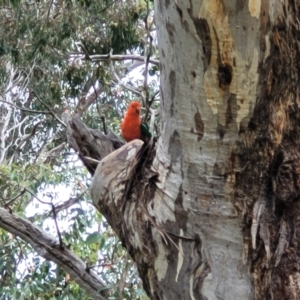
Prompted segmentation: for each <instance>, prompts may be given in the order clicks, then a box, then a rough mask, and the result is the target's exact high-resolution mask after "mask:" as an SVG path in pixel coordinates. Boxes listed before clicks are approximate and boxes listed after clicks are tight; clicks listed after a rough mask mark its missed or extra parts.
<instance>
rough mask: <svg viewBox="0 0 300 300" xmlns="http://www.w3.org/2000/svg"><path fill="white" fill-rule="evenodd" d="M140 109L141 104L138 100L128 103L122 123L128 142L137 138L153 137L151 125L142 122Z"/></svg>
mask: <svg viewBox="0 0 300 300" xmlns="http://www.w3.org/2000/svg"><path fill="white" fill-rule="evenodd" d="M140 111H141V104H140V103H139V102H138V101H133V102H131V103H130V104H129V105H128V108H127V111H126V113H125V116H124V119H123V121H122V124H121V132H122V135H123V137H124V139H125V140H126V142H130V141H132V140H135V139H141V140H143V141H148V140H149V139H150V138H151V133H150V132H149V127H148V126H147V124H145V123H142V120H141V117H140Z"/></svg>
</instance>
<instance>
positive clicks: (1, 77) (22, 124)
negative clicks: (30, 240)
mask: <svg viewBox="0 0 300 300" xmlns="http://www.w3.org/2000/svg"><path fill="white" fill-rule="evenodd" d="M146 15H147V5H146V2H144V1H140V0H129V1H110V0H100V1H91V0H66V1H48V0H47V1H46V0H39V1H30V0H22V1H20V0H5V1H2V2H1V4H0V23H1V26H0V193H1V195H2V197H1V201H0V205H1V206H3V207H4V206H5V207H7V205H8V207H9V209H11V210H12V211H13V213H15V214H18V215H20V216H22V217H24V218H27V219H28V220H29V221H31V222H32V223H33V224H34V225H37V226H39V227H41V228H43V230H44V231H45V232H46V233H48V234H49V235H52V236H53V237H54V238H56V239H57V238H58V233H57V231H56V228H55V226H54V221H53V214H52V210H51V207H52V206H51V205H50V204H54V205H55V206H56V207H57V211H56V214H57V222H58V225H59V230H60V233H61V235H62V239H63V241H64V243H65V244H67V245H70V248H71V249H72V251H74V253H75V254H77V255H78V256H79V257H80V258H81V259H82V260H83V261H84V262H85V263H86V264H87V266H88V267H89V268H92V269H93V270H95V272H96V273H97V274H98V276H99V277H101V278H102V279H103V280H105V281H106V282H107V283H108V285H110V286H111V293H110V298H109V299H147V297H146V295H145V293H144V291H143V289H142V283H141V280H140V279H139V277H138V275H137V271H136V268H135V266H134V264H133V262H132V261H131V259H130V257H129V256H128V255H127V254H126V252H125V250H124V249H123V247H122V245H121V244H120V242H119V240H118V238H117V237H116V235H115V234H114V232H113V231H112V230H111V228H110V227H109V226H108V224H107V222H106V220H105V219H104V218H103V217H102V215H101V214H99V213H98V212H97V211H96V210H95V208H94V206H93V205H92V203H91V199H90V197H89V194H88V192H85V191H86V190H87V189H88V187H89V184H90V181H91V178H90V176H89V174H88V173H87V170H86V169H85V168H84V167H83V166H82V164H81V163H80V161H79V159H78V157H77V156H76V155H75V154H74V151H72V150H70V149H69V147H68V146H67V140H66V128H65V126H64V124H63V122H64V116H65V114H67V112H69V113H80V114H81V116H82V120H83V121H84V123H85V124H86V125H87V126H88V127H91V128H95V129H100V130H104V123H103V121H102V120H103V118H102V117H104V118H105V126H106V127H109V128H111V129H112V130H113V131H114V132H115V133H117V134H119V127H120V121H121V117H122V114H123V112H124V110H125V108H126V106H127V102H128V101H130V100H132V99H134V98H136V95H135V94H133V93H132V92H130V91H128V90H126V89H122V88H121V86H122V85H121V84H120V82H118V80H117V79H116V78H115V77H114V76H112V71H111V68H110V62H108V61H96V60H93V59H90V57H92V55H101V54H108V53H110V51H111V49H112V50H113V54H124V53H130V52H134V53H136V54H141V55H143V53H144V51H145V48H146V45H145V27H144V18H145V16H146ZM149 16H150V17H149V18H151V16H152V13H151V12H150V13H149ZM149 22H150V20H149ZM83 49H84V50H83ZM152 51H153V53H155V51H156V50H155V47H154V46H153V47H152ZM89 56H90V57H89ZM113 66H114V72H115V73H116V74H118V76H119V78H120V80H122V79H124V78H125V76H126V75H128V74H127V73H128V68H129V67H131V66H132V63H131V62H130V63H126V64H125V63H124V62H115V63H113ZM151 72H152V73H153V74H152V73H151ZM157 73H158V69H157V68H154V67H151V68H150V69H149V74H150V75H153V77H154V75H157ZM142 82H143V80H142ZM126 84H128V85H130V86H132V87H134V88H136V89H137V87H138V86H140V85H141V80H139V81H134V80H132V79H130V80H127V82H126ZM157 90H158V87H157V80H156V79H155V80H153V81H151V82H150V80H149V92H150V97H152V96H153V95H154V94H155V93H156V91H157ZM154 106H155V102H154ZM74 199H75V200H74ZM71 200H72V201H71ZM73 200H74V201H73ZM41 201H42V202H41ZM59 207H61V208H59ZM124 274H125V275H126V276H125V275H124ZM124 276H125V278H126V280H125V284H124V285H123V283H122V282H121V278H124ZM122 286H123V288H122V289H121V290H120V287H122ZM2 299H5V300H6V299H26V300H27V299H49V300H50V299H64V300H66V299H91V298H90V296H89V295H88V294H87V293H86V291H85V290H83V289H82V288H81V287H80V286H79V285H78V284H77V283H76V282H75V281H74V280H73V279H72V278H70V276H69V274H67V273H66V272H65V271H64V270H63V269H62V268H60V267H58V266H57V265H56V264H54V263H52V262H48V261H46V260H44V259H42V258H41V257H39V256H38V255H37V253H36V252H35V251H34V250H33V249H32V247H31V246H30V245H28V244H26V243H25V242H23V241H22V240H21V239H19V238H18V237H16V236H13V235H12V234H10V233H8V232H5V231H4V230H2V229H1V228H0V300H2Z"/></svg>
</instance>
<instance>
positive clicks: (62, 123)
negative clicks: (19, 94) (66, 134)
mask: <svg viewBox="0 0 300 300" xmlns="http://www.w3.org/2000/svg"><path fill="white" fill-rule="evenodd" d="M32 93H33V94H34V95H35V96H36V98H37V99H38V100H39V101H40V102H41V103H42V104H43V105H44V106H45V107H46V108H47V109H48V110H49V114H50V115H52V116H53V118H54V119H56V120H57V121H58V123H60V124H61V125H63V126H64V127H67V125H66V124H65V123H64V122H63V121H62V120H61V119H60V118H59V117H58V116H57V115H56V114H55V113H54V112H53V111H52V110H51V108H50V107H49V106H48V105H47V104H46V103H44V102H43V101H42V100H41V99H40V97H39V96H38V95H37V94H36V92H35V91H32Z"/></svg>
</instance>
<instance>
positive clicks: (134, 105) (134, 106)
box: [127, 101, 141, 115]
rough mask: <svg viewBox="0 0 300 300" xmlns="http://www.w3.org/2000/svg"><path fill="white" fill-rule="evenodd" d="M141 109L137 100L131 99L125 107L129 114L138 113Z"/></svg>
mask: <svg viewBox="0 0 300 300" xmlns="http://www.w3.org/2000/svg"><path fill="white" fill-rule="evenodd" d="M140 111H141V104H140V102H138V101H132V102H131V103H130V104H129V105H128V108H127V113H128V114H130V115H139V114H140Z"/></svg>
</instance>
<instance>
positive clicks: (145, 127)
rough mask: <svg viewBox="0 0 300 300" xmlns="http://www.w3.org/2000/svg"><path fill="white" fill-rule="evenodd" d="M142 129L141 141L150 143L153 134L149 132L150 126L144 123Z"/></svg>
mask: <svg viewBox="0 0 300 300" xmlns="http://www.w3.org/2000/svg"><path fill="white" fill-rule="evenodd" d="M140 129H141V139H142V140H143V141H145V142H148V141H149V140H150V139H151V137H152V134H151V132H150V131H149V126H148V125H147V124H146V123H143V122H142V123H141V125H140Z"/></svg>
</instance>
